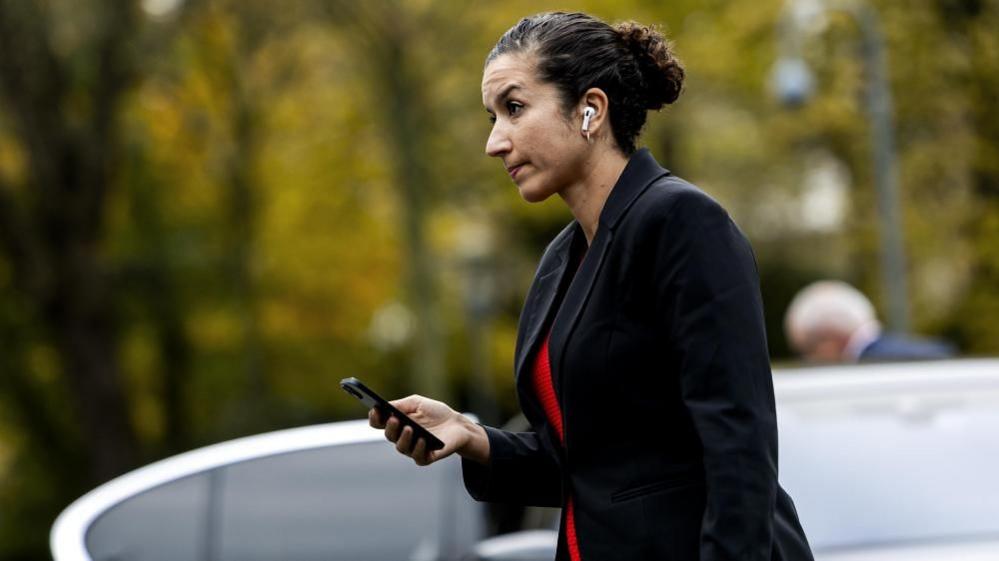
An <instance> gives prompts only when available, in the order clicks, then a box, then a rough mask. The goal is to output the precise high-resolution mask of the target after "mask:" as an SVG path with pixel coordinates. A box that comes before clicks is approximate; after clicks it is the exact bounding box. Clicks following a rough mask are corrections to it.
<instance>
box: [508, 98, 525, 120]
mask: <svg viewBox="0 0 999 561" xmlns="http://www.w3.org/2000/svg"><path fill="white" fill-rule="evenodd" d="M523 108H524V105H523V104H522V103H518V102H516V101H508V102H506V110H507V112H508V113H510V116H511V117H514V116H516V115H517V114H518V113H520V111H521V110H522V109H523Z"/></svg>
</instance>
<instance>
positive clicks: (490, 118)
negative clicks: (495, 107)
mask: <svg viewBox="0 0 999 561" xmlns="http://www.w3.org/2000/svg"><path fill="white" fill-rule="evenodd" d="M489 122H490V123H492V124H494V125H495V124H496V115H493V114H492V113H490V114H489Z"/></svg>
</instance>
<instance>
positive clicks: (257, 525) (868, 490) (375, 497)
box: [51, 359, 999, 561]
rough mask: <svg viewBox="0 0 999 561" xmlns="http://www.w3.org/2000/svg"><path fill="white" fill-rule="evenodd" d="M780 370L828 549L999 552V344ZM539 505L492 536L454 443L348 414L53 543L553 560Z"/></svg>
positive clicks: (227, 455)
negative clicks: (432, 447)
mask: <svg viewBox="0 0 999 561" xmlns="http://www.w3.org/2000/svg"><path fill="white" fill-rule="evenodd" d="M774 380H775V382H774V389H775V394H776V399H777V420H778V425H779V430H780V433H779V434H780V457H779V463H780V465H779V469H780V481H781V483H782V485H783V486H784V488H785V489H786V490H787V491H788V493H789V494H790V495H791V497H792V498H793V499H794V501H795V505H796V506H797V509H798V514H799V516H800V520H801V523H802V525H803V526H804V529H805V533H806V535H807V536H808V539H809V542H810V543H811V545H812V549H813V551H814V553H815V558H816V561H859V560H864V561H894V560H900V561H901V560H905V561H930V560H935V561H936V560H961V561H965V560H967V561H978V560H986V559H989V560H999V476H997V474H999V360H995V359H978V360H971V359H968V360H951V361H940V362H912V363H897V364H874V365H860V366H856V365H854V366H837V367H822V368H801V369H782V370H777V371H775V375H774ZM526 518H527V519H528V520H534V522H531V523H528V524H527V525H526V527H525V530H524V531H523V532H517V533H512V534H506V535H503V536H498V537H492V538H488V539H486V536H485V533H486V531H485V528H486V526H487V522H486V516H485V510H484V508H483V505H482V504H479V503H475V502H474V501H472V500H471V499H470V498H469V497H468V495H467V494H466V493H465V491H464V488H463V486H462V483H461V474H460V464H459V462H458V461H457V460H455V459H452V460H448V461H444V462H439V463H437V464H434V465H432V466H430V467H428V468H417V467H415V466H414V465H413V463H412V461H411V460H409V459H408V458H405V457H403V456H401V455H399V454H398V453H397V452H396V451H395V449H394V447H392V446H391V445H390V444H388V443H387V442H385V440H384V438H383V437H382V434H381V432H380V431H376V430H374V429H371V428H370V427H368V426H367V422H366V421H350V422H345V423H332V424H328V425H317V426H313V427H304V428H300V429H292V430H287V431H278V432H275V433H268V434H264V435H259V436H254V437H248V438H244V439H239V440H234V441H230V442H226V443H222V444H218V445H215V446H209V447H207V448H203V449H200V450H195V451H193V452H189V453H186V454H181V455H179V456H175V457H173V458H169V459H166V460H163V461H161V462H157V463H155V464H151V465H149V466H146V467H144V468H141V469H139V470H136V471H133V472H131V473H129V474H126V475H124V476H122V477H120V478H118V479H115V480H113V481H111V482H109V483H107V484H105V485H103V486H101V487H98V488H97V489H95V490H94V491H92V492H91V493H89V494H87V495H85V496H84V497H82V498H81V499H79V500H77V501H76V502H74V503H73V504H72V505H70V506H69V507H68V508H67V509H66V510H65V511H64V512H63V513H62V514H61V515H60V516H59V518H58V519H57V520H56V523H55V525H54V526H53V529H52V533H51V548H52V553H53V556H54V558H55V561H84V560H94V561H109V560H112V559H114V560H133V559H134V560H143V561H145V560H149V561H159V560H164V561H166V560H169V561H187V560H195V559H197V560H213V561H214V560H230V559H231V560H233V561H255V560H289V561H298V560H303V561H304V560H313V559H317V560H318V559H324V560H332V561H336V560H345V561H346V560H352V561H365V560H379V561H406V560H411V561H419V560H427V561H430V560H434V561H445V560H455V561H457V560H462V559H478V560H490V561H501V560H515V559H516V560H543V561H551V560H552V559H554V555H555V540H556V533H555V532H554V531H553V530H552V529H551V523H552V521H553V520H554V521H557V520H558V517H557V511H552V510H547V511H544V510H529V511H528V513H527V516H526ZM556 523H557V522H556Z"/></svg>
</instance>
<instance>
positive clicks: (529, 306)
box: [463, 150, 811, 561]
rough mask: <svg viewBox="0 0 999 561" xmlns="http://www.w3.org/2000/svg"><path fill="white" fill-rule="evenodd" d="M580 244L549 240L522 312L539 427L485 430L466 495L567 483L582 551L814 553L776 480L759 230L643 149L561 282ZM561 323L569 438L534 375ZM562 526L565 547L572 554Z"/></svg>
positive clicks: (550, 489)
mask: <svg viewBox="0 0 999 561" xmlns="http://www.w3.org/2000/svg"><path fill="white" fill-rule="evenodd" d="M579 244H583V245H584V246H585V239H584V238H583V233H582V230H581V228H580V226H579V225H578V224H577V223H576V222H573V223H571V224H570V225H569V226H568V227H567V228H565V230H563V231H562V233H561V234H559V235H558V236H557V237H556V238H555V240H554V241H552V243H551V244H550V245H549V246H548V248H547V249H546V250H545V253H544V255H543V257H542V258H541V264H540V266H539V267H538V271H537V274H536V276H535V279H534V283H533V285H532V286H531V289H530V292H529V293H528V296H527V300H526V302H525V304H524V309H523V311H522V314H521V318H520V327H519V335H518V339H517V351H516V372H515V374H516V386H517V395H518V398H519V400H520V404H521V407H522V409H523V411H524V414H525V415H526V417H527V419H528V420H529V421H530V423H531V426H532V427H533V429H534V430H533V431H531V432H523V433H511V432H506V431H501V430H498V429H494V428H491V427H487V428H486V432H487V434H488V437H489V445H490V455H491V458H490V463H489V465H488V466H484V465H481V464H477V463H474V462H470V461H467V460H465V461H463V471H464V478H465V485H466V487H467V489H468V491H469V493H470V494H471V495H472V496H473V497H474V498H476V499H478V500H483V501H494V502H513V503H520V504H526V505H540V506H556V507H557V506H561V505H562V501H563V497H565V496H566V493H571V494H572V496H573V497H574V501H575V504H576V512H575V513H576V528H577V534H578V537H579V546H580V550H581V553H582V557H583V559H584V560H585V561H612V560H621V561H640V560H645V559H657V560H658V559H676V560H684V561H689V560H695V559H702V560H705V561H707V560H728V559H732V560H734V559H739V560H742V561H748V560H760V561H763V560H769V559H793V560H796V561H799V560H809V559H811V553H810V550H809V547H808V543H807V541H806V539H805V535H804V532H803V531H802V529H801V526H800V524H799V523H798V518H797V514H796V512H795V510H794V506H793V504H792V502H791V499H790V498H789V497H788V496H787V494H786V493H785V492H784V491H783V490H782V489H781V488H780V486H779V485H778V484H777V426H776V418H775V414H774V397H773V383H772V379H771V373H770V363H769V359H768V355H767V344H766V337H765V334H764V326H763V307H762V303H761V300H760V292H759V281H758V273H757V271H756V263H755V260H754V257H753V254H752V250H751V249H750V246H749V243H748V242H747V240H746V238H745V237H744V236H743V235H742V233H741V232H740V231H739V230H738V228H737V227H736V226H735V224H734V223H733V222H732V221H731V220H730V219H729V217H728V214H726V212H725V211H724V210H723V209H722V208H721V207H720V206H719V205H718V203H716V202H715V201H714V200H713V199H711V198H710V197H708V196H707V195H705V194H704V193H703V192H702V191H700V190H699V189H697V188H696V187H694V186H693V185H691V184H689V183H686V182H685V181H683V180H681V179H679V178H677V177H675V176H673V175H671V174H670V173H669V171H667V170H665V169H663V168H661V167H660V166H659V165H658V164H657V163H656V161H655V160H654V159H653V158H652V156H651V155H649V153H648V152H647V151H646V150H642V151H639V152H638V153H636V154H635V155H634V156H632V158H631V159H630V161H629V162H628V165H627V167H626V168H625V170H624V172H623V173H622V175H621V178H620V179H619V180H618V182H617V184H616V185H615V187H614V189H613V190H612V191H611V193H610V196H609V198H608V199H607V202H606V204H605V206H604V208H603V211H602V212H601V215H600V224H599V227H598V228H597V232H596V235H595V237H594V239H593V242H592V244H591V246H590V248H589V249H588V251H587V252H586V255H585V258H584V260H583V262H582V264H581V266H580V268H579V270H578V272H577V273H576V275H575V278H573V279H572V281H571V283H562V280H563V279H566V278H567V271H571V269H570V267H569V266H568V265H569V263H570V261H571V259H570V255H571V253H572V250H573V248H574V246H575V247H576V248H577V249H578V248H579V247H580V245H579ZM560 284H563V285H565V284H567V286H564V290H562V291H560V290H559V287H560ZM560 292H562V293H564V298H561V297H560V295H559V293H560ZM560 299H561V300H562V301H561V305H560V306H559V305H558V302H557V301H558V300H560ZM549 325H550V326H551V343H550V348H549V353H550V361H551V369H552V377H553V381H554V386H555V388H556V393H557V394H558V398H559V403H560V406H561V409H562V413H563V419H564V422H563V426H564V430H565V439H566V446H565V448H564V449H563V447H562V446H561V445H559V441H558V436H557V435H556V434H555V433H554V432H553V429H552V427H551V426H550V425H549V423H548V422H547V421H546V420H545V415H544V412H543V410H542V407H541V404H540V403H539V401H538V399H537V397H536V396H535V394H534V392H533V390H532V385H531V382H530V378H531V368H532V360H531V359H532V357H533V356H534V355H535V353H536V351H537V349H538V347H539V345H540V343H541V341H542V339H543V337H544V335H545V334H546V332H547V330H548V327H549ZM563 522H564V514H563ZM562 526H563V529H562V532H563V533H564V524H563V525H562ZM563 538H564V535H562V536H560V540H559V544H560V545H559V552H558V559H568V555H567V552H566V551H565V548H564V545H563V544H564V539H563Z"/></svg>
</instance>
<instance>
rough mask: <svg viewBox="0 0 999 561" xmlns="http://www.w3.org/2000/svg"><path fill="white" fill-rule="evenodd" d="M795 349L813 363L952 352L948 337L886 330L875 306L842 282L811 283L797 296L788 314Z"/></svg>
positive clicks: (913, 357) (786, 324)
mask: <svg viewBox="0 0 999 561" xmlns="http://www.w3.org/2000/svg"><path fill="white" fill-rule="evenodd" d="M784 330H785V333H786V334H787V339H788V342H789V344H790V345H791V348H793V349H794V350H795V351H796V352H797V353H798V354H799V355H800V356H801V357H802V358H804V359H805V360H808V361H811V362H827V363H828V362H864V361H891V360H929V359H940V358H947V357H950V356H953V355H954V348H953V347H952V346H951V345H949V344H947V343H944V342H941V341H934V340H930V339H923V338H917V337H912V336H909V335H904V334H886V333H882V331H881V323H880V322H878V320H877V317H876V316H875V313H874V306H872V305H871V302H870V300H868V299H867V297H866V296H864V295H863V294H862V293H861V292H860V291H859V290H857V289H856V288H854V287H852V286H850V285H849V284H847V283H845V282H842V281H833V280H824V281H818V282H815V283H812V284H810V285H808V286H806V287H805V288H803V289H802V290H801V291H799V292H798V294H796V295H795V297H794V299H793V300H792V301H791V305H790V306H788V309H787V313H786V314H785V316H784Z"/></svg>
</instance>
